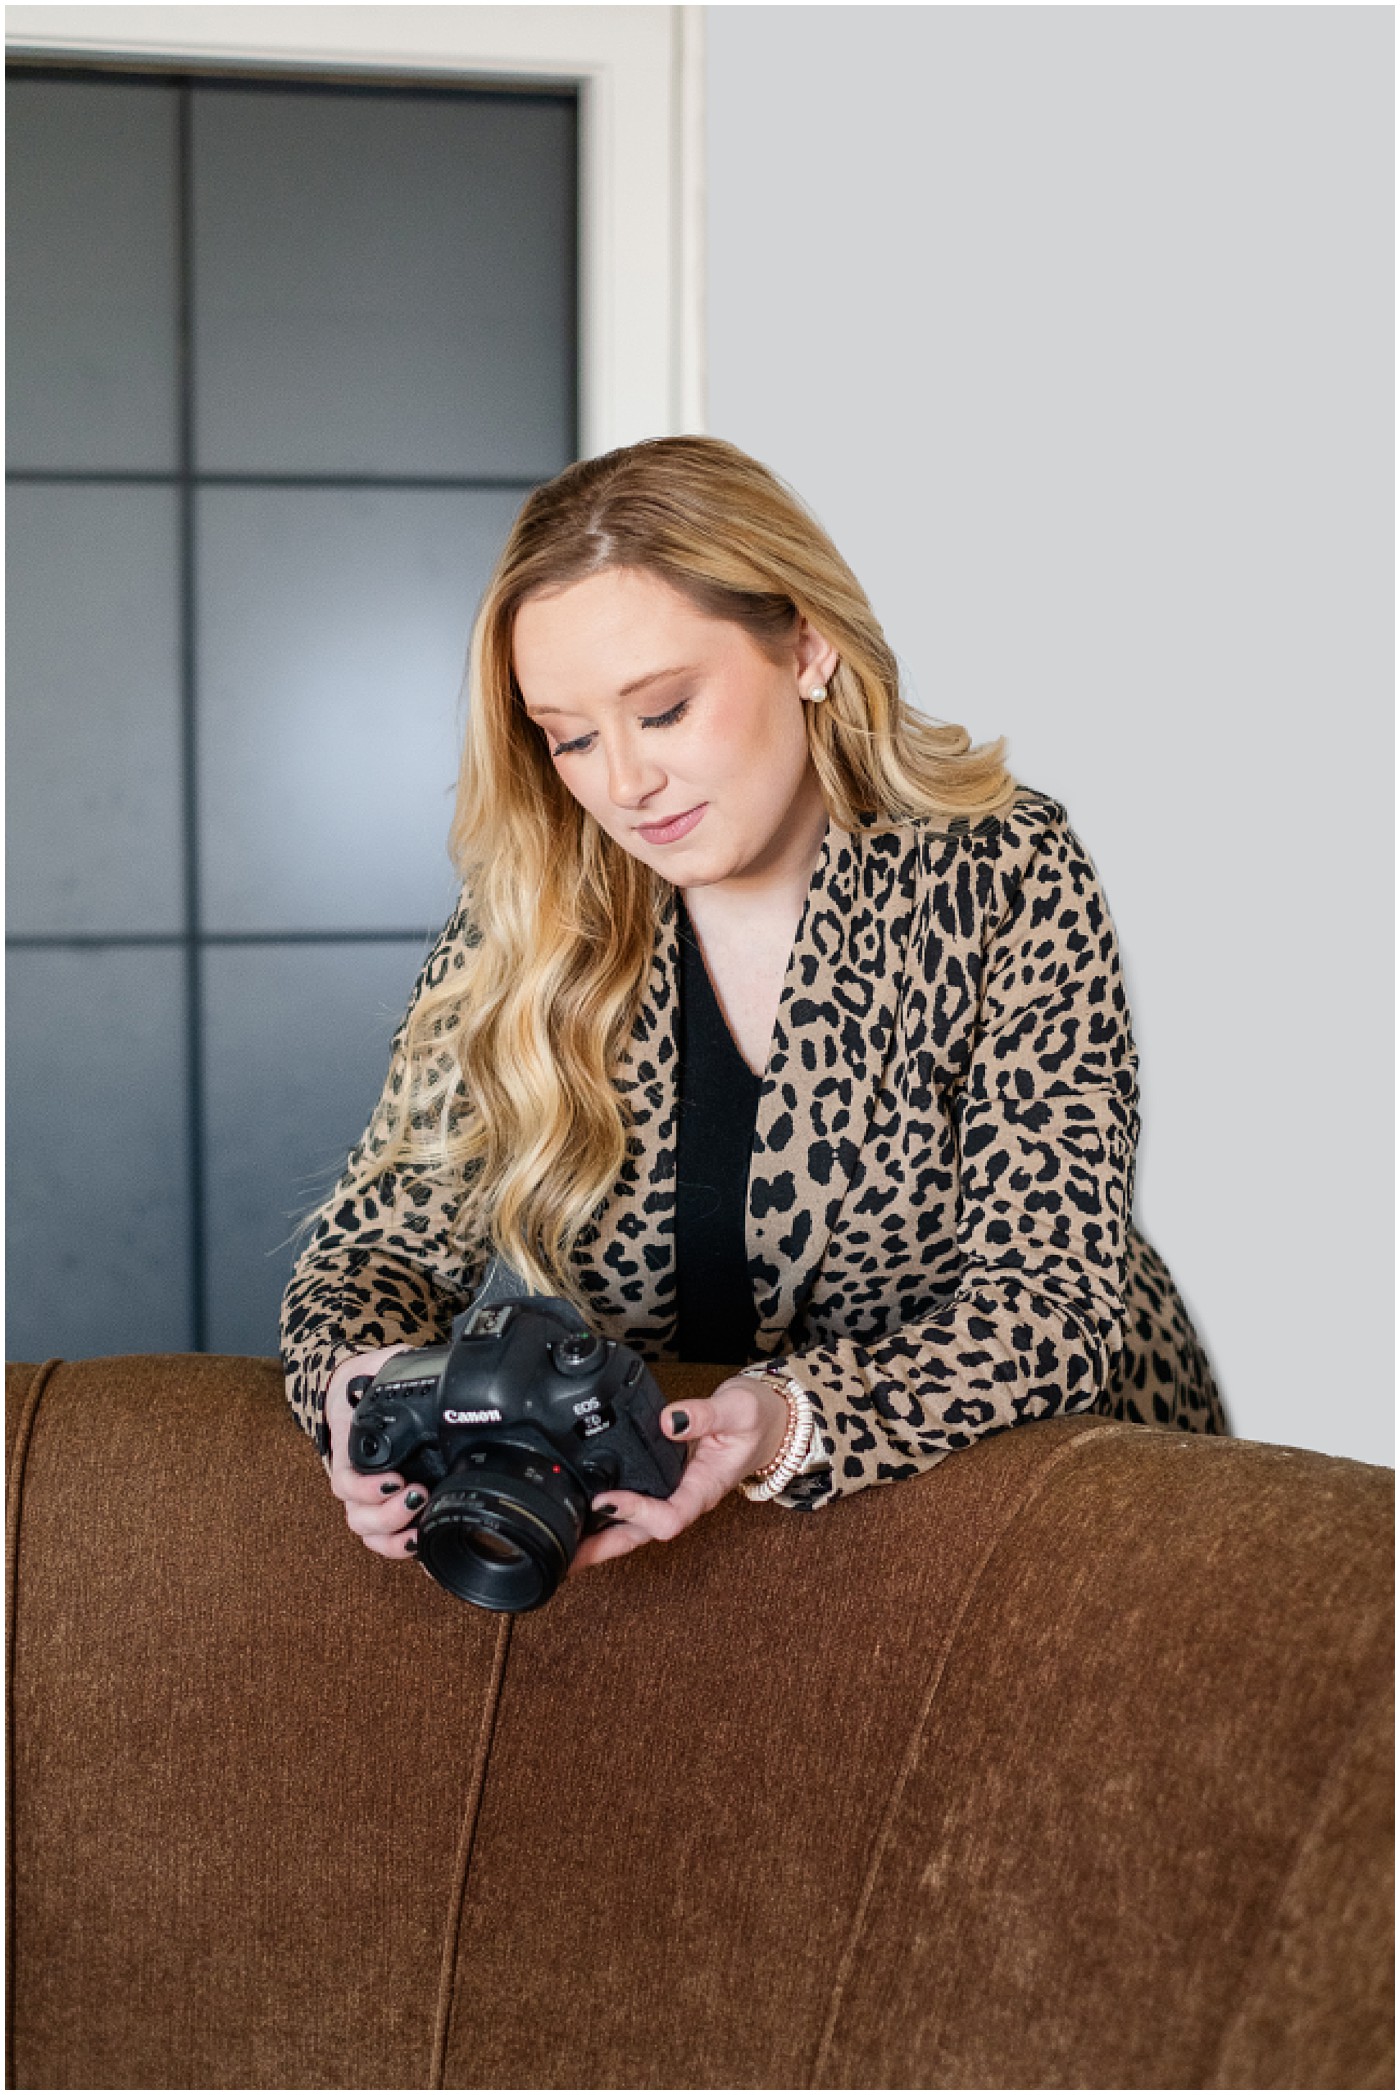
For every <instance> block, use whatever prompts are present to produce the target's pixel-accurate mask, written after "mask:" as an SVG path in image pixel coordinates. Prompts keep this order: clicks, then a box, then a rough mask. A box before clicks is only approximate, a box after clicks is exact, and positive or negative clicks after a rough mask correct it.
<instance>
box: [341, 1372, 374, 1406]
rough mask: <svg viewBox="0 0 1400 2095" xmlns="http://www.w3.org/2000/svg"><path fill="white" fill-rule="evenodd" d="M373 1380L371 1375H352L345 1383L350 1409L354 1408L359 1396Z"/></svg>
mask: <svg viewBox="0 0 1400 2095" xmlns="http://www.w3.org/2000/svg"><path fill="white" fill-rule="evenodd" d="M373 1380H374V1377H373V1375H352V1376H351V1378H350V1380H349V1381H348V1382H347V1383H346V1385H345V1394H346V1396H347V1397H348V1398H349V1399H350V1406H351V1409H352V1410H353V1409H354V1407H355V1405H356V1404H358V1403H359V1401H360V1399H361V1397H362V1396H363V1395H364V1393H365V1391H366V1390H367V1389H368V1388H369V1386H370V1384H371V1382H373Z"/></svg>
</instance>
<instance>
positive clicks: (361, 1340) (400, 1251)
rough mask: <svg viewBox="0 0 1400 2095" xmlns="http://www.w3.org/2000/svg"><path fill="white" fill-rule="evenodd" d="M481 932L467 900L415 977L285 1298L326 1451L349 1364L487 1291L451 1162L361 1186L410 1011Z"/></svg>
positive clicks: (297, 1376) (310, 1415) (290, 1336)
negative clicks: (460, 1224)
mask: <svg viewBox="0 0 1400 2095" xmlns="http://www.w3.org/2000/svg"><path fill="white" fill-rule="evenodd" d="M470 940H471V932H470V928H469V924H468V919H467V916H466V911H465V907H464V905H463V904H459V905H458V907H457V909H456V911H455V912H454V914H453V916H452V918H451V919H450V921H449V922H448V924H447V926H446V928H445V929H444V930H443V932H442V933H441V935H440V937H439V938H438V939H437V941H436V943H435V944H434V946H433V948H432V951H431V952H430V953H429V955H428V958H427V960H426V961H425V962H424V964H423V967H422V969H421V970H420V972H419V975H418V979H417V981H416V982H415V983H414V986H413V992H412V995H411V996H410V998H409V1001H408V1008H407V1010H406V1011H405V1013H404V1016H403V1019H402V1020H401V1021H400V1024H399V1026H398V1029H397V1031H396V1032H395V1034H394V1040H393V1045H392V1048H391V1051H390V1062H389V1073H388V1076H387V1078H386V1080H385V1084H384V1089H383V1091H382V1092H381V1094H380V1098H379V1103H378V1105H377V1106H376V1107H375V1110H374V1114H373V1116H372V1118H371V1120H370V1124H369V1126H368V1127H367V1128H366V1130H365V1132H364V1134H363V1136H362V1137H361V1139H360V1141H359V1142H358V1143H357V1144H356V1146H355V1148H354V1149H353V1150H352V1151H351V1153H350V1157H349V1159H348V1161H347V1164H346V1167H345V1171H344V1172H343V1173H342V1175H341V1177H340V1179H339V1181H338V1183H337V1185H336V1187H335V1189H334V1191H333V1192H332V1193H331V1195H330V1197H329V1199H327V1200H326V1202H325V1203H324V1205H323V1206H322V1207H321V1208H320V1209H319V1210H318V1212H317V1214H316V1215H315V1216H314V1217H313V1219H312V1223H311V1235H310V1238H309V1240H308V1241H307V1243H306V1245H305V1247H304V1248H303V1250H302V1252H301V1255H300V1257H299V1258H298V1259H297V1262H296V1265H295V1267H294V1268H293V1270H292V1277H291V1279H290V1281H289V1282H288V1284H287V1289H286V1292H285V1294H284V1295H283V1297H282V1318H281V1355H282V1371H283V1374H284V1375H285V1377H286V1393H287V1401H288V1403H289V1404H290V1405H291V1408H292V1411H293V1413H294V1415H295V1417H296V1420H297V1423H298V1424H299V1425H300V1426H301V1427H302V1428H303V1430H304V1431H305V1432H306V1433H308V1434H310V1436H311V1438H312V1439H313V1441H315V1443H316V1445H317V1448H318V1451H319V1452H320V1453H321V1454H322V1457H323V1459H324V1457H325V1448H324V1445H323V1437H322V1435H321V1432H320V1428H321V1426H322V1423H323V1419H324V1413H325V1399H326V1388H327V1385H328V1384H329V1382H330V1378H331V1376H332V1374H333V1373H334V1371H335V1369H336V1367H337V1366H338V1365H339V1363H340V1362H341V1361H342V1360H344V1359H346V1358H347V1356H349V1355H350V1354H354V1353H367V1352H370V1351H372V1350H373V1349H374V1348H375V1347H378V1346H391V1345H397V1344H398V1343H400V1342H401V1341H402V1342H404V1343H406V1344H409V1345H413V1346H430V1345H435V1344H437V1343H438V1342H439V1341H441V1340H443V1339H445V1338H447V1337H448V1336H449V1334H450V1331H451V1325H452V1319H453V1317H454V1316H456V1315H457V1314H458V1313H459V1311H461V1310H463V1309H465V1308H466V1306H467V1304H468V1302H469V1301H470V1300H471V1297H472V1295H473V1294H474V1293H475V1292H476V1287H477V1283H478V1281H479V1279H480V1275H481V1271H482V1270H484V1267H485V1262H486V1261H485V1255H484V1253H481V1254H478V1255H472V1256H464V1254H463V1250H462V1248H461V1246H460V1245H459V1244H458V1243H457V1242H456V1240H455V1237H454V1231H453V1225H454V1223H455V1221H456V1216H457V1210H458V1208H459V1206H460V1204H461V1199H462V1193H463V1190H464V1187H463V1183H462V1182H461V1181H460V1180H456V1179H454V1178H453V1177H452V1176H451V1175H449V1174H447V1173H444V1172H442V1171H441V1170H435V1171H431V1172H429V1171H425V1170H423V1169H422V1168H421V1167H415V1168H414V1170H413V1171H412V1172H404V1171H402V1170H391V1171H386V1172H384V1173H382V1174H381V1175H380V1177H379V1178H377V1179H374V1180H371V1182H370V1183H369V1185H368V1186H366V1187H363V1188H361V1189H360V1190H358V1191H355V1192H352V1191H351V1190H350V1186H349V1179H350V1174H351V1173H352V1172H353V1171H354V1170H355V1169H357V1168H358V1166H359V1164H360V1162H361V1160H362V1159H363V1158H364V1157H365V1156H366V1155H372V1154H373V1153H374V1152H375V1151H376V1150H381V1149H383V1148H384V1146H385V1143H386V1140H387V1129H388V1114H389V1110H390V1108H391V1107H392V1106H393V1105H394V1104H395V1103H396V1102H397V1100H398V1098H399V1096H400V1094H401V1092H402V1089H403V1085H404V1082H405V1077H406V1065H405V1058H404V1053H403V1041H404V1034H405V1031H406V1028H407V1024H408V1018H409V1015H410V1013H411V1012H412V1011H413V1008H414V1006H415V1005H416V1004H417V1002H418V999H419V998H420V997H421V996H422V994H423V992H424V990H425V989H426V988H427V987H428V986H429V985H430V984H436V983H437V982H439V981H441V980H442V979H443V978H444V976H445V975H446V974H447V973H448V972H449V971H450V970H451V969H453V968H454V967H460V966H461V965H462V961H463V954H464V951H465V948H466V946H467V945H468V944H469V943H470Z"/></svg>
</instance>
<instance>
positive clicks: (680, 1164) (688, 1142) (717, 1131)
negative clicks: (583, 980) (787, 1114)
mask: <svg viewBox="0 0 1400 2095" xmlns="http://www.w3.org/2000/svg"><path fill="white" fill-rule="evenodd" d="M676 924H677V929H678V930H679V932H680V942H681V966H680V1012H679V1024H678V1029H677V1030H678V1037H679V1042H680V1065H679V1068H678V1070H677V1072H676V1095H677V1102H678V1103H677V1113H676V1121H677V1127H676V1289H677V1296H678V1301H679V1308H680V1322H679V1328H678V1331H677V1340H676V1342H677V1345H678V1347H679V1351H680V1357H681V1359H682V1360H703V1361H712V1362H715V1363H717V1364H718V1365H720V1366H722V1367H725V1366H730V1365H732V1366H735V1367H741V1366H743V1365H744V1363H745V1362H747V1361H749V1360H751V1359H752V1358H753V1342H754V1333H755V1331H756V1329H757V1326H758V1318H757V1316H756V1315H755V1313H754V1304H753V1286H752V1283H751V1282H750V1279H749V1265H748V1253H747V1251H746V1249H745V1246H744V1217H745V1213H746V1209H747V1194H748V1180H749V1157H750V1154H751V1152H752V1150H753V1133H754V1126H755V1123H756V1121H757V1119H758V1096H759V1093H760V1092H761V1091H762V1089H763V1078H762V1077H761V1076H758V1075H755V1073H754V1071H753V1070H751V1069H750V1068H749V1065H748V1063H747V1062H746V1061H745V1060H744V1058H743V1056H742V1055H741V1054H740V1053H739V1050H738V1048H737V1047H736V1046H735V1045H734V1036H733V1034H732V1033H731V1032H730V1030H729V1027H728V1025H727V1024H726V1023H725V1017H724V1013H723V1012H722V1011H721V1010H720V1007H719V1000H718V999H717V997H716V996H715V992H714V989H713V986H712V985H711V982H710V977H709V975H708V973H707V972H706V968H705V958H704V955H703V954H702V952H701V951H700V945H699V941H698V940H697V938H696V936H695V930H694V926H693V925H692V924H691V921H690V917H689V914H688V913H687V910H686V906H685V902H684V900H683V898H682V895H681V891H680V889H679V888H677V889H676Z"/></svg>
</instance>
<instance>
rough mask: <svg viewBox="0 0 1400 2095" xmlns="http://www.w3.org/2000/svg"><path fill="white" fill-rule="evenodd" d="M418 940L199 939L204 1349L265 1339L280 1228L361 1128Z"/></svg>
mask: <svg viewBox="0 0 1400 2095" xmlns="http://www.w3.org/2000/svg"><path fill="white" fill-rule="evenodd" d="M426 951H427V946H426V942H425V943H423V944H407V943H399V942H398V941H394V942H392V943H389V942H386V943H384V944H352V943H350V942H349V941H346V942H344V943H335V944H327V945H322V944H320V943H317V944H315V945H302V946H297V945H289V946H222V947H212V948H210V949H209V951H208V952H207V953H206V955H205V963H204V965H205V978H204V979H205V1002H204V1008H205V1047H206V1055H205V1066H206V1071H207V1085H206V1092H205V1100H206V1127H207V1152H206V1155H207V1170H208V1186H209V1197H208V1202H207V1206H208V1213H207V1217H206V1255H207V1258H208V1266H209V1345H210V1348H211V1350H212V1351H214V1352H217V1353H255V1354H270V1353H275V1352H276V1351H277V1313H278V1306H279V1304H280V1302H281V1298H282V1290H283V1288H284V1287H285V1286H286V1284H287V1277H288V1275H289V1274H290V1272H291V1269H292V1263H293V1259H294V1257H295V1251H296V1247H295V1245H294V1244H293V1243H292V1242H291V1238H292V1236H293V1233H294V1231H295V1229H296V1226H297V1224H298V1222H299V1221H300V1220H301V1219H302V1218H303V1217H304V1216H305V1215H306V1214H307V1213H308V1211H309V1210H310V1209H312V1208H313V1207H315V1206H316V1205H317V1203H318V1202H320V1201H321V1200H323V1199H324V1198H325V1196H326V1194H327V1193H328V1192H329V1191H330V1189H331V1187H332V1186H333V1185H334V1183H335V1180H336V1178H337V1176H338V1175H339V1173H340V1171H341V1169H342V1168H343V1166H344V1163H345V1159H346V1157H347V1155H348V1154H349V1152H350V1149H351V1147H352V1146H353V1144H354V1143H356V1142H357V1141H358V1140H359V1138H360V1135H361V1134H362V1133H363V1131H364V1128H365V1126H366V1123H367V1122H368V1120H369V1117H370V1114H371V1112H372V1111H373V1108H374V1104H375V1101H376V1099H377V1098H378V1096H379V1093H380V1089H381V1087H382V1085H383V1082H384V1075H385V1071H386V1070H387V1068H388V1062H389V1043H390V1041H391V1039H392V1037H393V1033H394V1028H395V1027H396V1026H397V1024H398V1022H399V1020H400V1019H401V1018H402V1016H403V1012H404V1008H405V1006H406V1005H407V1003H408V996H409V991H410V990H411V989H412V987H413V983H414V979H415V977H416V975H417V973H418V970H419V968H420V967H421V966H422V964H423V960H424V957H425V955H426Z"/></svg>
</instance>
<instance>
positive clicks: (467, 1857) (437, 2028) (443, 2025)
mask: <svg viewBox="0 0 1400 2095" xmlns="http://www.w3.org/2000/svg"><path fill="white" fill-rule="evenodd" d="M514 1620H515V1617H514V1616H513V1615H502V1617H501V1620H500V1626H499V1628H498V1629H497V1631H496V1653H495V1657H494V1659H493V1661H492V1665H491V1679H490V1683H489V1685H488V1686H487V1690H486V1701H485V1704H484V1706H483V1708H482V1712H481V1729H480V1731H479V1732H478V1733H477V1741H476V1756H475V1759H474V1761H473V1763H472V1778H471V1782H470V1785H469V1786H468V1789H467V1800H466V1803H465V1805H464V1806H463V1809H462V1830H461V1833H460V1835H459V1836H458V1840H457V1866H456V1869H455V1870H454V1872H453V1879H452V1903H451V1906H450V1907H449V1909H448V1915H447V1925H446V1927H445V1928H444V1930H443V1937H442V1969H441V1972H440V1975H439V1978H438V2000H437V2014H436V2017H435V2019H434V2024H433V2058H432V2065H431V2067H430V2069H429V2075H428V2086H429V2087H430V2088H440V2087H442V2086H443V2083H444V2077H445V2075H446V2072H447V2044H448V2039H449V2037H450V2036H451V2032H452V2007H453V1996H454V1994H455V1992H456V1981H457V1947H458V1943H459V1942H460V1940H461V1934H462V1909H463V1907H464V1905H465V1904H466V1897H467V1878H468V1876H469V1875H470V1873H471V1866H472V1849H473V1848H474V1846H475V1845H476V1828H477V1821H478V1819H479V1818H480V1816H481V1799H482V1796H483V1794H484V1792H485V1789H486V1770H487V1767H488V1765H489V1764H490V1759H491V1745H492V1741H493V1739H494V1738H495V1734H496V1715H497V1712H498V1711H499V1709H500V1706H501V1690H502V1687H503V1686H504V1684H505V1677H506V1660H507V1659H508V1657H509V1656H510V1631H511V1624H512V1623H513V1622H514Z"/></svg>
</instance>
